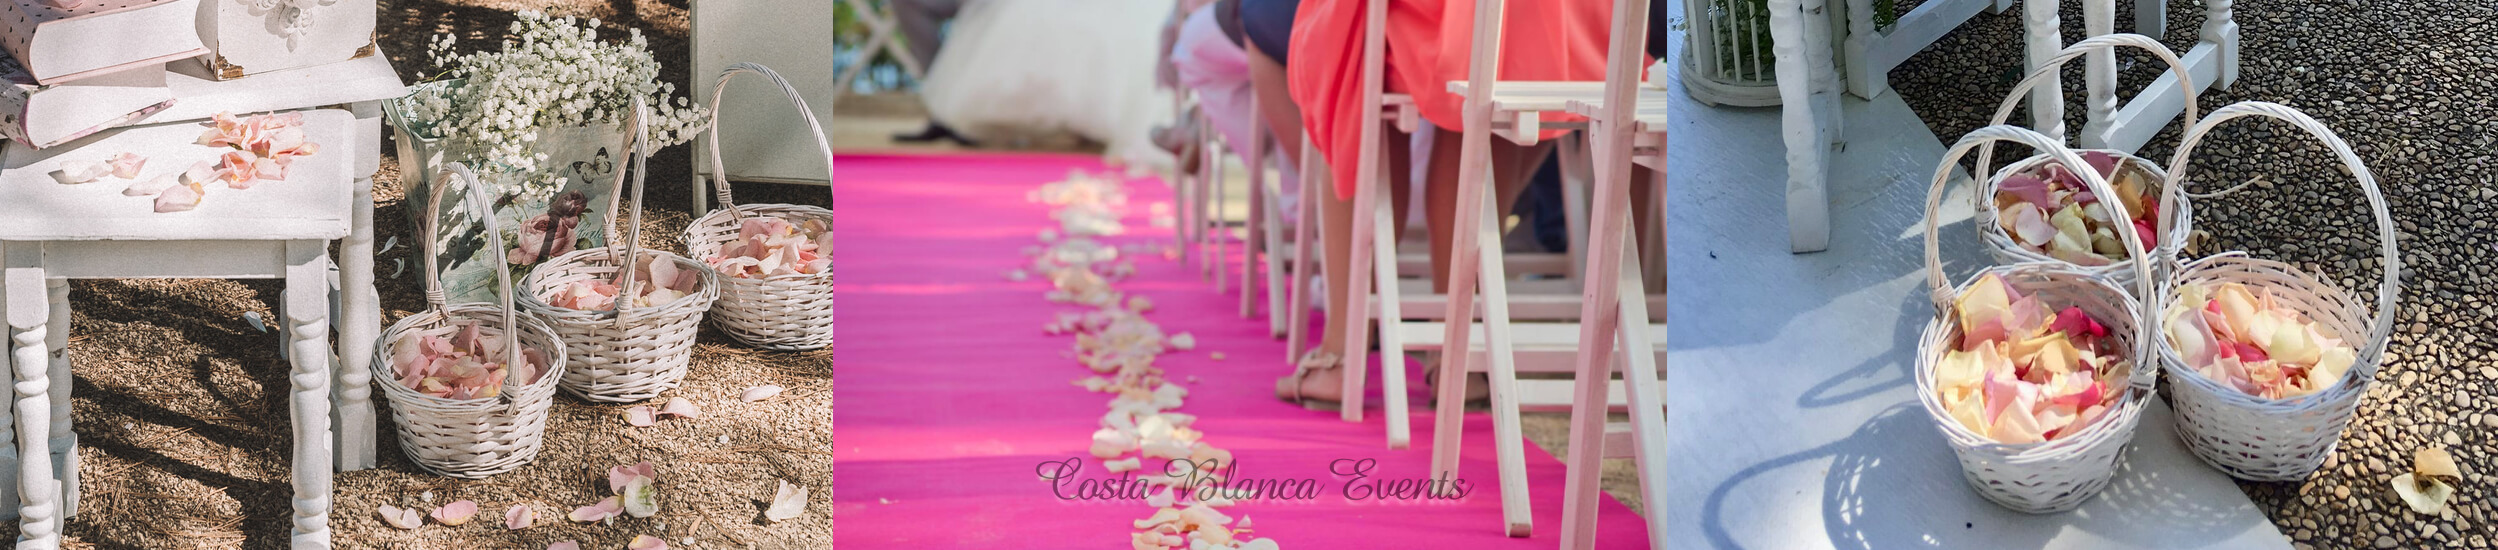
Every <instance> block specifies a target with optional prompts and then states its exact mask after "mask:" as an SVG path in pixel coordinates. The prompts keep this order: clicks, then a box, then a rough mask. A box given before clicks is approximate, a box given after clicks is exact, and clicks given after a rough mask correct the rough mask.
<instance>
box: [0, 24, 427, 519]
mask: <svg viewBox="0 0 2498 550" xmlns="http://www.w3.org/2000/svg"><path fill="white" fill-rule="evenodd" d="M377 13H378V12H377V9H376V6H375V3H374V0H0V51H5V53H6V54H7V58H5V59H0V80H4V81H5V82H0V138H5V139H7V140H8V143H7V144H6V145H5V147H4V148H0V259H5V268H6V269H5V272H4V273H5V274H4V275H0V283H4V288H5V292H4V293H0V304H5V306H6V309H7V316H6V318H7V321H8V324H9V329H10V330H9V335H10V336H11V338H9V339H8V342H9V343H10V350H9V354H8V355H7V359H6V360H5V361H0V365H5V366H6V367H7V368H6V369H0V374H5V375H6V378H0V384H7V385H8V386H9V387H12V388H14V389H15V391H14V392H10V393H0V397H7V398H10V399H13V400H14V402H13V406H8V407H0V440H7V441H12V442H13V443H14V444H13V445H9V446H7V447H6V448H0V517H8V516H18V519H19V520H20V522H21V524H22V527H23V529H22V532H23V535H21V537H20V540H19V545H18V547H19V548H46V549H48V548H57V547H59V544H60V542H59V537H60V533H61V522H62V521H63V519H64V518H66V517H68V516H70V515H73V514H76V513H77V503H78V480H77V471H78V449H77V439H76V435H75V433H74V432H73V431H72V430H71V426H70V419H69V396H68V390H69V384H68V382H69V380H70V375H71V365H70V364H69V359H68V354H66V353H63V351H62V347H63V346H65V345H66V344H67V341H68V330H69V327H68V319H69V306H70V304H69V303H68V300H67V296H68V293H67V285H66V280H67V279H76V278H147V277H210V278H278V279H284V280H285V281H286V282H287V290H286V294H285V299H284V300H283V301H284V304H283V305H282V307H281V308H280V309H281V311H282V314H281V317H282V320H281V321H280V322H278V323H275V324H276V325H278V326H279V327H280V328H281V330H283V331H284V332H285V335H286V339H285V341H286V346H287V347H286V350H285V351H286V353H287V356H288V358H289V361H290V362H291V363H292V364H291V368H292V374H291V375H290V376H289V377H288V379H289V381H290V382H291V383H292V388H290V394H289V397H288V403H289V405H290V407H289V408H290V410H291V412H292V414H293V419H292V422H291V426H292V428H293V430H294V431H293V434H294V445H295V451H294V452H293V454H292V456H293V457H294V466H295V468H294V474H293V488H294V493H295V499H294V500H295V502H294V507H295V510H294V514H293V518H292V519H293V522H294V525H295V531H294V535H293V541H292V546H293V547H295V548H327V547H328V546H329V531H328V527H327V524H328V514H329V501H330V498H329V490H330V489H329V487H330V473H331V471H332V469H333V468H336V469H340V470H352V469H362V468H369V467H372V466H373V462H374V456H375V449H374V446H375V441H374V433H373V432H374V414H375V411H374V408H373V403H372V390H371V388H370V386H369V383H370V382H369V381H370V380H371V376H370V373H369V372H368V371H367V365H370V364H371V361H370V357H371V353H372V342H374V340H375V338H376V336H377V335H378V333H379V332H380V328H381V327H380V324H381V318H380V311H379V307H378V301H377V300H376V299H375V297H374V294H373V285H372V281H373V257H372V256H373V233H372V208H373V205H372V192H371V185H372V175H373V173H374V172H376V171H377V170H379V168H380V152H381V143H380V141H381V117H382V113H381V108H380V106H379V105H378V102H379V101H381V100H386V99H391V98H396V97H400V96H402V95H405V94H406V88H405V87H404V86H403V85H402V84H401V83H400V81H399V79H398V76H397V75H396V73H394V72H393V71H392V70H391V67H390V64H389V62H388V61H387V60H386V59H385V58H384V57H383V56H380V55H376V54H377V53H378V52H376V51H375V45H374V44H375V43H374V23H375V19H376V15H377ZM225 113H230V114H231V115H232V116H234V117H249V116H250V115H267V114H274V115H277V116H275V117H272V118H270V119H266V120H272V121H291V122H288V123H284V124H291V125H293V127H294V128H297V129H300V134H295V133H292V130H290V131H289V133H287V134H286V135H287V136H288V138H286V139H284V140H269V141H288V142H289V143H290V145H288V146H291V141H290V140H291V139H293V137H294V136H297V135H300V137H301V138H302V139H303V140H304V141H306V142H310V144H311V146H307V147H300V148H297V149H294V150H295V151H296V152H297V153H298V154H296V155H292V156H288V155H282V154H273V153H270V152H269V149H271V148H272V147H286V146H270V145H267V143H269V141H259V142H255V143H260V144H261V145H259V146H254V147H241V146H233V145H226V144H217V143H212V142H210V140H205V139H203V136H202V134H203V133H204V132H210V131H211V130H214V129H216V128H217V126H216V125H215V124H209V123H208V122H209V120H210V119H211V117H214V116H217V115H220V114H225ZM273 124H279V123H273ZM229 128H231V126H229ZM255 135H257V134H255ZM236 153H244V154H247V155H250V154H256V155H257V158H259V159H261V160H262V161H268V160H272V159H277V160H282V161H284V162H281V163H279V164H277V165H269V164H266V163H265V162H264V163H262V164H258V165H254V164H249V163H250V162H251V161H250V160H249V157H246V159H245V160H244V161H243V162H244V163H245V164H235V163H234V162H235V161H233V160H232V159H233V157H234V156H235V154H236ZM141 157H144V158H146V161H145V162H144V163H143V164H138V165H136V166H135V167H132V166H129V165H127V164H125V165H121V168H124V170H121V171H118V172H103V171H102V168H104V167H105V165H102V164H101V163H102V162H103V161H106V160H107V159H113V158H123V159H133V158H141ZM195 166H214V167H217V168H220V169H223V168H227V167H231V166H256V167H257V169H256V170H243V171H232V172H231V174H233V175H230V174H228V173H219V174H215V177H206V178H203V177H199V176H202V175H204V174H206V173H204V172H201V171H199V170H194V169H193V168H194V167H195ZM90 172H96V173H90ZM245 173H250V174H253V175H256V176H257V177H258V178H259V179H258V180H257V181H256V182H255V181H254V180H253V179H252V176H250V175H241V174H245ZM238 177H239V178H240V181H235V178H238ZM195 183H196V184H197V185H195ZM158 184H163V185H172V186H173V187H176V188H183V187H188V188H191V189H195V190H200V191H194V193H196V194H197V195H196V198H194V199H193V202H192V204H191V205H181V204H180V202H181V201H179V200H172V201H165V200H157V199H158V197H151V196H150V195H158V194H159V193H163V192H156V191H154V190H155V189H162V188H163V185H158ZM166 192H169V191H166ZM186 198H187V197H186ZM168 203H170V204H173V206H172V207H168V206H166V204H168ZM330 241H342V242H341V243H340V246H339V250H340V254H339V256H338V261H336V262H335V263H333V262H332V261H331V259H330V257H329V252H328V251H329V245H330ZM333 311H335V312H337V313H336V314H333V313H332V312H333ZM333 315H334V316H335V318H333ZM333 325H334V326H335V327H336V330H338V331H339V333H340V334H339V337H338V339H337V340H338V342H339V345H338V347H337V348H335V349H332V348H331V347H330V345H329V343H328V342H329V334H328V331H329V330H331V327H332V326H333ZM333 428H334V429H333ZM20 495H23V498H22V499H21V498H20ZM21 501H22V502H23V506H22V507H21Z"/></svg>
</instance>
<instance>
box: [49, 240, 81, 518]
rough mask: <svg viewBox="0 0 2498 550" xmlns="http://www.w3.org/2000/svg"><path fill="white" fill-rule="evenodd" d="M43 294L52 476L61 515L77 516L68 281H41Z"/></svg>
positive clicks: (76, 464)
mask: <svg viewBox="0 0 2498 550" xmlns="http://www.w3.org/2000/svg"><path fill="white" fill-rule="evenodd" d="M43 286H44V294H45V295H46V300H47V302H49V309H50V310H51V315H50V316H49V317H50V319H49V320H48V322H46V323H45V324H46V325H48V326H49V329H48V330H46V331H44V338H43V343H44V348H46V350H47V351H50V352H51V353H52V356H51V358H50V359H51V371H52V372H51V378H52V380H54V381H56V382H57V385H56V386H54V387H53V388H51V391H49V392H46V395H49V396H51V398H52V437H51V439H50V441H48V443H49V444H50V446H51V451H52V479H57V480H60V481H61V517H63V518H72V517H78V432H76V431H73V429H72V428H71V426H70V423H69V392H70V388H72V387H74V386H76V385H77V383H76V381H75V379H73V378H71V377H70V371H69V281H67V280H61V279H52V280H47V281H44V285H43Z"/></svg>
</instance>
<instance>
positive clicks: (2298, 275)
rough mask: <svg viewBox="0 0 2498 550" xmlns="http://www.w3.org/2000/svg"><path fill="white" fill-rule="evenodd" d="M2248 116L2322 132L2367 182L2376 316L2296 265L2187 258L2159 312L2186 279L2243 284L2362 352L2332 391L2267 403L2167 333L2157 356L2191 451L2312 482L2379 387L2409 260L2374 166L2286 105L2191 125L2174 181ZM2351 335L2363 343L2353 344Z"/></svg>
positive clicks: (2249, 476)
mask: <svg viewBox="0 0 2498 550" xmlns="http://www.w3.org/2000/svg"><path fill="white" fill-rule="evenodd" d="M2250 116H2251V117H2262V118H2272V119H2277V120H2281V121H2284V122H2288V123H2290V124H2291V125H2292V126H2296V127H2298V128H2299V129H2300V130H2305V131H2307V133H2309V134H2312V135H2314V136H2316V138H2317V139H2318V140H2321V141H2323V142H2324V145H2325V147H2326V148H2328V149H2330V150H2331V151H2332V152H2333V154H2334V156H2335V157H2337V159H2338V160H2340V161H2341V162H2342V163H2343V164H2344V165H2346V166H2347V167H2348V168H2349V169H2350V171H2351V175H2352V176H2354V177H2356V178H2357V179H2358V180H2359V186H2360V188H2361V189H2362V190H2364V191H2365V192H2366V193H2367V196H2368V208H2369V211H2370V213H2372V214H2375V215H2376V220H2377V237H2378V239H2379V242H2380V245H2381V250H2380V252H2381V253H2382V254H2383V255H2384V256H2383V258H2381V260H2382V262H2383V263H2382V265H2381V266H2380V267H2382V268H2383V269H2384V271H2385V274H2384V277H2383V279H2381V280H2380V281H2378V283H2377V307H2376V316H2375V317H2370V316H2369V312H2368V307H2367V304H2366V303H2365V302H2362V301H2360V300H2358V299H2356V298H2354V297H2353V296H2352V295H2351V294H2350V293H2348V292H2344V291H2343V290H2342V289H2341V288H2339V287H2336V286H2334V285H2333V284H2332V283H2329V282H2326V281H2327V280H2326V279H2322V278H2318V277H2315V276H2312V275H2309V274H2307V273H2305V272H2302V271H2300V270H2299V269H2298V268H2295V267H2291V266H2290V265H2289V264H2285V263H2281V262H2275V261H2270V260H2262V259H2256V258H2251V257H2247V256H2246V255H2245V254H2243V253H2229V254H2220V255H2214V256H2210V257H2206V258H2203V259H2199V260H2195V261H2193V262H2191V263H2187V264H2186V265H2185V266H2184V267H2183V268H2181V269H2180V270H2178V272H2177V273H2176V274H2174V275H2172V276H2170V277H2169V279H2168V281H2167V283H2166V284H2164V285H2162V286H2161V290H2160V298H2159V300H2158V301H2156V302H2154V303H2156V304H2160V306H2161V307H2158V308H2154V309H2153V310H2152V312H2153V314H2154V315H2157V314H2158V313H2159V312H2160V311H2164V310H2166V309H2167V305H2168V304H2169V303H2170V302H2171V301H2173V300H2175V299H2176V294H2177V292H2176V289H2177V288H2179V287H2182V286H2184V285H2188V284H2204V283H2226V282H2234V283H2240V284H2244V285H2247V286H2250V287H2257V288H2261V289H2263V290H2265V291H2268V292H2271V293H2272V296H2273V299H2274V300H2276V301H2278V302H2279V303H2281V304H2284V305H2287V306H2289V307H2290V308H2291V309H2294V310H2297V311H2298V312H2299V313H2301V314H2304V315H2306V316H2307V317H2308V318H2309V319H2313V320H2315V321H2316V322H2317V323H2319V324H2321V325H2323V326H2322V327H2321V328H2323V329H2324V330H2325V331H2327V332H2329V333H2331V334H2333V335H2337V336H2340V337H2341V338H2344V339H2345V340H2346V341H2349V342H2350V343H2351V344H2352V346H2353V347H2354V348H2356V349H2355V350H2354V351H2355V352H2356V354H2355V355H2357V358H2356V359H2357V360H2356V361H2355V362H2353V363H2352V364H2351V368H2350V370H2349V371H2348V372H2346V373H2344V374H2343V375H2342V380H2341V381H2339V382H2337V383H2335V384H2334V385H2333V386H2332V387H2328V388H2325V389H2324V390H2323V391H2318V392H2316V393H2313V394H2308V395H2303V396H2299V397H2293V398H2287V399H2264V398H2261V397H2256V396H2252V395H2247V394H2246V393H2245V392H2241V391H2238V390H2237V389H2236V388H2231V387H2227V386H2223V385H2221V384H2219V383H2218V382H2215V381H2213V380H2212V379H2210V378H2207V377H2204V376H2203V375H2202V373H2198V372H2195V371H2194V369H2192V368H2188V367H2186V365H2185V359H2184V358H2183V357H2180V356H2179V355H2178V354H2177V351H2176V349H2174V348H2173V347H2171V346H2170V344H2169V342H2168V339H2167V338H2166V337H2162V338H2160V343H2159V346H2158V347H2159V357H2160V361H2161V363H2162V364H2163V365H2164V366H2165V368H2166V369H2167V370H2168V371H2169V375H2168V376H2169V392H2170V395H2171V396H2172V398H2173V399H2174V401H2175V402H2176V406H2177V432H2178V436H2179V437H2180V438H2183V439H2185V440H2186V448H2188V449H2193V450H2194V454H2195V456H2198V457H2202V458H2203V461H2204V462H2207V463H2210V464H2211V465H2212V467H2214V468H2219V469H2220V470H2221V471H2223V472H2228V473H2229V475H2230V476H2232V477H2237V478H2239V479H2246V480H2254V481H2293V480H2300V479H2305V478H2307V476H2308V474H2310V473H2313V472H2315V471H2316V468H2317V467H2319V466H2322V465H2323V464H2324V461H2325V458H2326V457H2328V456H2331V455H2332V454H2333V449H2334V447H2335V446H2336V445H2337V444H2338V443H2339V442H2340V441H2341V438H2342V429H2343V428H2344V427H2345V426H2348V425H2349V424H2350V420H2351V413H2352V411H2353V410H2355V409H2356V408H2357V407H2358V405H2359V398H2360V396H2362V395H2365V394H2367V393H2368V388H2369V387H2371V386H2373V385H2375V383H2376V373H2377V368H2378V367H2379V366H2380V365H2379V363H2381V362H2382V361H2383V359H2384V354H2385V346H2386V344H2387V341H2388V340H2389V338H2390V337H2391V336H2392V334H2393V331H2394V307H2395V305H2396V303H2397V301H2398V300H2399V298H2400V296H2399V292H2400V291H2401V289H2402V286H2401V284H2400V282H2399V281H2398V280H2397V277H2398V276H2399V275H2398V274H2400V273H2401V272H2402V256H2401V255H2400V254H2397V253H2396V252H2395V244H2394V218H2393V217H2392V216H2391V215H2388V213H2387V211H2386V208H2385V195H2383V194H2382V193H2380V192H2379V191H2378V189H2377V181H2376V176H2374V175H2372V174H2370V173H2369V172H2368V165H2367V164H2366V163H2364V162H2362V161H2360V160H2359V155H2357V154H2355V153H2353V152H2352V151H2351V147H2350V144H2349V143H2346V142H2344V141H2342V138H2341V137H2340V136H2337V135H2334V133H2333V131H2332V130H2330V129H2326V128H2325V126H2324V124H2323V123H2320V122H2317V121H2316V119H2314V118H2310V117H2308V116H2307V115H2306V114H2305V113H2301V112H2299V111H2298V110H2296V109H2292V108H2289V107H2287V106H2283V105H2278V104H2273V103H2266V102H2260V101H2248V102H2242V103H2237V104H2233V105H2230V106H2227V107H2222V108H2221V109H2220V110H2219V111H2214V112H2213V113H2212V116H2211V117H2210V118H2206V119H2204V120H2203V121H2202V122H2201V123H2198V124H2196V125H2195V126H2194V128H2192V129H2190V130H2187V132H2186V137H2185V140H2184V141H2183V142H2181V143H2180V144H2178V146H2177V156H2176V157H2175V158H2174V159H2172V160H2171V161H2170V164H2169V177H2170V178H2171V181H2170V182H2169V184H2168V185H2169V187H2170V188H2171V189H2176V188H2178V187H2180V186H2183V185H2185V180H2186V168H2187V165H2186V161H2187V160H2188V159H2189V158H2190V157H2189V154H2190V153H2192V152H2193V151H2194V147H2195V145H2196V144H2198V143H2201V142H2202V140H2203V138H2204V136H2206V135H2208V134H2209V132H2210V131H2211V129H2212V128H2213V127H2215V126H2219V125H2220V124H2221V123H2223V122H2228V121H2230V120H2232V119H2236V118H2240V117H2250ZM2354 336H2357V337H2360V338H2365V340H2364V341H2359V340H2351V338H2353V337H2354Z"/></svg>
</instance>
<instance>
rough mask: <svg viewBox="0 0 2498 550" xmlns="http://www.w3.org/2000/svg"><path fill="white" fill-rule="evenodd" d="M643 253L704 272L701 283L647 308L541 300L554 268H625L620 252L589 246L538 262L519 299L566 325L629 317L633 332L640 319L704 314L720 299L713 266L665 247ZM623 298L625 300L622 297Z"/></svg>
mask: <svg viewBox="0 0 2498 550" xmlns="http://www.w3.org/2000/svg"><path fill="white" fill-rule="evenodd" d="M641 254H651V255H657V256H658V257H659V259H662V260H667V261H670V262H675V263H676V264H677V265H679V266H681V267H685V268H688V269H691V270H693V271H696V272H698V273H700V274H701V275H699V276H697V277H696V281H697V283H696V284H695V290H694V292H691V293H687V294H686V295H684V296H679V297H677V299H675V300H669V301H668V303H665V304H660V305H656V306H647V307H623V308H619V309H616V310H600V309H574V308H568V307H563V306H558V305H554V304H549V303H546V301H545V300H541V299H539V298H538V293H539V292H542V291H545V290H548V289H551V288H552V283H549V282H548V281H547V280H546V274H547V273H549V272H551V271H557V270H558V268H570V267H573V266H574V265H576V264H578V265H581V266H585V267H615V268H618V269H622V268H623V266H622V265H621V264H619V263H617V262H616V255H615V253H614V252H613V251H612V250H610V249H608V248H605V247H599V248H585V249H581V250H574V251H572V252H566V253H564V255H561V256H556V257H555V258H554V259H550V260H547V261H546V262H545V263H541V264H538V267H537V268H536V269H533V270H531V271H530V272H529V276H527V277H523V278H521V281H520V284H521V287H522V289H523V292H521V293H520V296H519V299H518V302H519V304H520V308H521V311H527V312H529V313H532V314H536V315H538V316H539V317H541V318H544V319H545V320H546V321H547V322H548V323H550V324H565V325H606V324H611V323H613V322H614V319H615V317H617V316H621V317H624V318H625V320H626V322H627V323H628V324H631V325H633V326H632V327H630V328H628V329H627V330H628V331H632V330H640V329H641V328H642V327H644V326H647V325H646V324H644V323H634V321H636V320H647V319H656V318H668V317H672V316H677V315H683V314H685V313H686V311H685V310H693V313H696V314H700V313H701V312H702V310H708V309H711V302H712V301H714V300H718V299H719V298H720V284H719V278H720V274H719V272H716V271H712V270H711V268H710V267H709V266H706V265H704V264H703V263H702V262H697V261H694V260H692V259H689V258H686V257H685V256H682V255H678V254H676V253H674V252H668V251H665V250H643V251H642V252H641ZM619 301H622V300H621V299H620V300H619Z"/></svg>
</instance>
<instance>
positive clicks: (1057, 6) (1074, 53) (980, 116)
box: [921, 0, 1172, 167]
mask: <svg viewBox="0 0 2498 550" xmlns="http://www.w3.org/2000/svg"><path fill="white" fill-rule="evenodd" d="M1170 12H1171V2H1170V0H988V1H983V2H976V3H974V4H972V5H971V6H967V7H965V8H964V9H963V12H962V14H961V15H960V17H959V18H957V19H955V21H954V30H953V34H952V35H951V36H950V37H948V38H947V39H946V43H945V46H944V49H943V50H940V51H939V52H938V53H937V59H936V62H935V64H934V65H932V66H930V67H929V70H928V78H927V80H925V81H924V82H923V83H922V86H921V88H922V91H921V95H922V98H923V100H924V101H925V102H926V104H927V105H928V111H929V114H930V115H931V116H933V117H935V118H936V120H938V121H940V122H943V123H945V124H946V125H947V126H951V127H954V128H955V129H957V130H959V131H962V132H964V133H966V134H969V135H971V136H972V137H973V138H974V139H982V140H992V139H996V138H1000V137H1006V136H1013V135H1021V134H1030V133H1046V132H1053V131H1066V132H1070V133H1074V134H1076V135H1080V136H1084V137H1086V138H1089V139H1092V140H1095V141H1099V142H1101V143H1103V144H1104V145H1105V150H1104V154H1105V155H1106V156H1108V157H1110V158H1113V159H1117V160H1120V161H1123V162H1126V163H1128V164H1129V165H1132V166H1145V167H1167V166H1169V165H1170V164H1171V162H1172V159H1171V155H1170V154H1168V153H1165V152H1163V151H1162V150H1161V149H1158V148H1156V147H1154V145H1153V142H1152V140H1151V139H1149V138H1148V133H1149V132H1150V130H1151V129H1152V128H1153V127H1154V126H1156V125H1159V124H1165V123H1167V122H1169V120H1170V119H1171V92H1170V91H1169V90H1164V89H1160V88H1159V87H1157V86H1155V85H1154V81H1153V76H1154V63H1155V62H1156V60H1157V58H1158V57H1159V56H1158V55H1156V52H1155V49H1156V48H1157V47H1159V46H1160V36H1159V33H1160V32H1161V28H1162V22H1163V21H1164V18H1166V17H1168V16H1169V15H1170Z"/></svg>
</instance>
